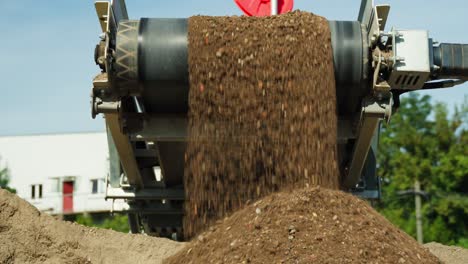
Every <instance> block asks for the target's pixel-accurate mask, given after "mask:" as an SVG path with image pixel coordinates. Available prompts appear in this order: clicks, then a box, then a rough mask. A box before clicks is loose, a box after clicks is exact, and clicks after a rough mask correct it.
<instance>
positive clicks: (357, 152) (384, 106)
mask: <svg viewBox="0 0 468 264" xmlns="http://www.w3.org/2000/svg"><path fill="white" fill-rule="evenodd" d="M391 98H392V97H390V98H389V99H386V100H381V101H377V100H376V99H375V98H369V99H366V100H364V105H363V107H362V113H361V122H360V127H359V132H358V138H357V140H356V143H354V149H353V156H352V159H351V163H350V165H349V167H348V168H349V169H348V172H347V175H346V176H345V179H344V181H343V186H344V187H345V188H348V189H351V188H354V187H356V184H357V183H358V182H359V179H360V178H361V174H362V169H363V167H364V164H365V162H366V159H367V154H368V153H369V149H370V147H371V143H372V138H373V136H374V133H375V131H376V129H377V127H378V126H379V124H380V121H381V120H383V119H387V120H388V119H389V118H390V116H391V111H392V101H391Z"/></svg>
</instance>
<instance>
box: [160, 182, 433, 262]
mask: <svg viewBox="0 0 468 264" xmlns="http://www.w3.org/2000/svg"><path fill="white" fill-rule="evenodd" d="M167 263H194V264H195V263H226V264H228V263H440V262H439V260H438V259H437V258H436V257H435V256H433V255H432V254H430V253H429V251H428V250H427V249H425V248H423V247H422V246H421V245H419V244H418V243H417V242H416V241H415V240H414V239H413V238H412V237H410V236H408V235H407V234H405V233H404V232H403V231H401V230H399V229H398V228H396V227H395V226H393V225H392V224H391V223H390V222H388V220H386V219H385V218H384V217H382V216H381V215H380V214H378V213H377V212H376V211H374V210H373V209H372V208H371V207H370V206H369V205H368V204H367V203H366V202H364V201H362V200H360V199H359V198H356V197H354V196H352V195H350V194H346V193H343V192H340V191H332V190H327V189H323V188H306V189H300V190H296V191H294V192H280V193H275V194H273V195H271V196H268V197H266V198H264V199H261V200H259V201H257V202H255V203H253V204H251V205H249V206H247V207H245V208H244V209H242V210H240V211H238V212H235V213H234V214H233V215H232V216H230V217H228V218H226V219H224V220H221V221H219V222H218V223H217V224H216V225H215V226H212V227H211V228H210V230H209V231H206V232H205V233H203V234H201V235H200V236H198V237H197V238H196V239H194V240H193V241H192V242H191V243H189V244H187V246H186V247H185V248H184V249H183V250H181V251H180V252H179V253H177V254H176V255H175V256H173V257H171V258H170V259H169V260H168V261H167Z"/></svg>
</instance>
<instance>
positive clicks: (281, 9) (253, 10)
mask: <svg viewBox="0 0 468 264" xmlns="http://www.w3.org/2000/svg"><path fill="white" fill-rule="evenodd" d="M234 2H236V4H237V6H239V8H240V9H241V10H242V11H243V12H244V14H245V15H247V16H269V15H271V0H234ZM293 6H294V0H278V14H284V13H287V12H290V11H291V10H292V9H293Z"/></svg>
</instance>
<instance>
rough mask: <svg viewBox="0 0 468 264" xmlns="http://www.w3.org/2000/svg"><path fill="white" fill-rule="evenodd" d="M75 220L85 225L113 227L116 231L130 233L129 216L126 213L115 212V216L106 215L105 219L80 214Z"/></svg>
mask: <svg viewBox="0 0 468 264" xmlns="http://www.w3.org/2000/svg"><path fill="white" fill-rule="evenodd" d="M75 222H77V223H78V224H81V225H84V226H91V227H98V228H104V229H112V230H114V231H118V232H123V233H128V232H129V230H130V229H129V226H128V217H127V215H124V214H114V215H113V216H109V217H105V218H104V219H95V218H93V217H92V216H89V215H86V216H85V215H79V216H77V217H76V220H75Z"/></svg>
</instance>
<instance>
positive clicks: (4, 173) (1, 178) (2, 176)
mask: <svg viewBox="0 0 468 264" xmlns="http://www.w3.org/2000/svg"><path fill="white" fill-rule="evenodd" d="M9 183H10V172H9V170H8V168H7V167H5V168H0V188H1V189H5V190H7V191H10V192H12V193H16V190H15V189H13V188H11V187H9V186H8V184H9Z"/></svg>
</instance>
